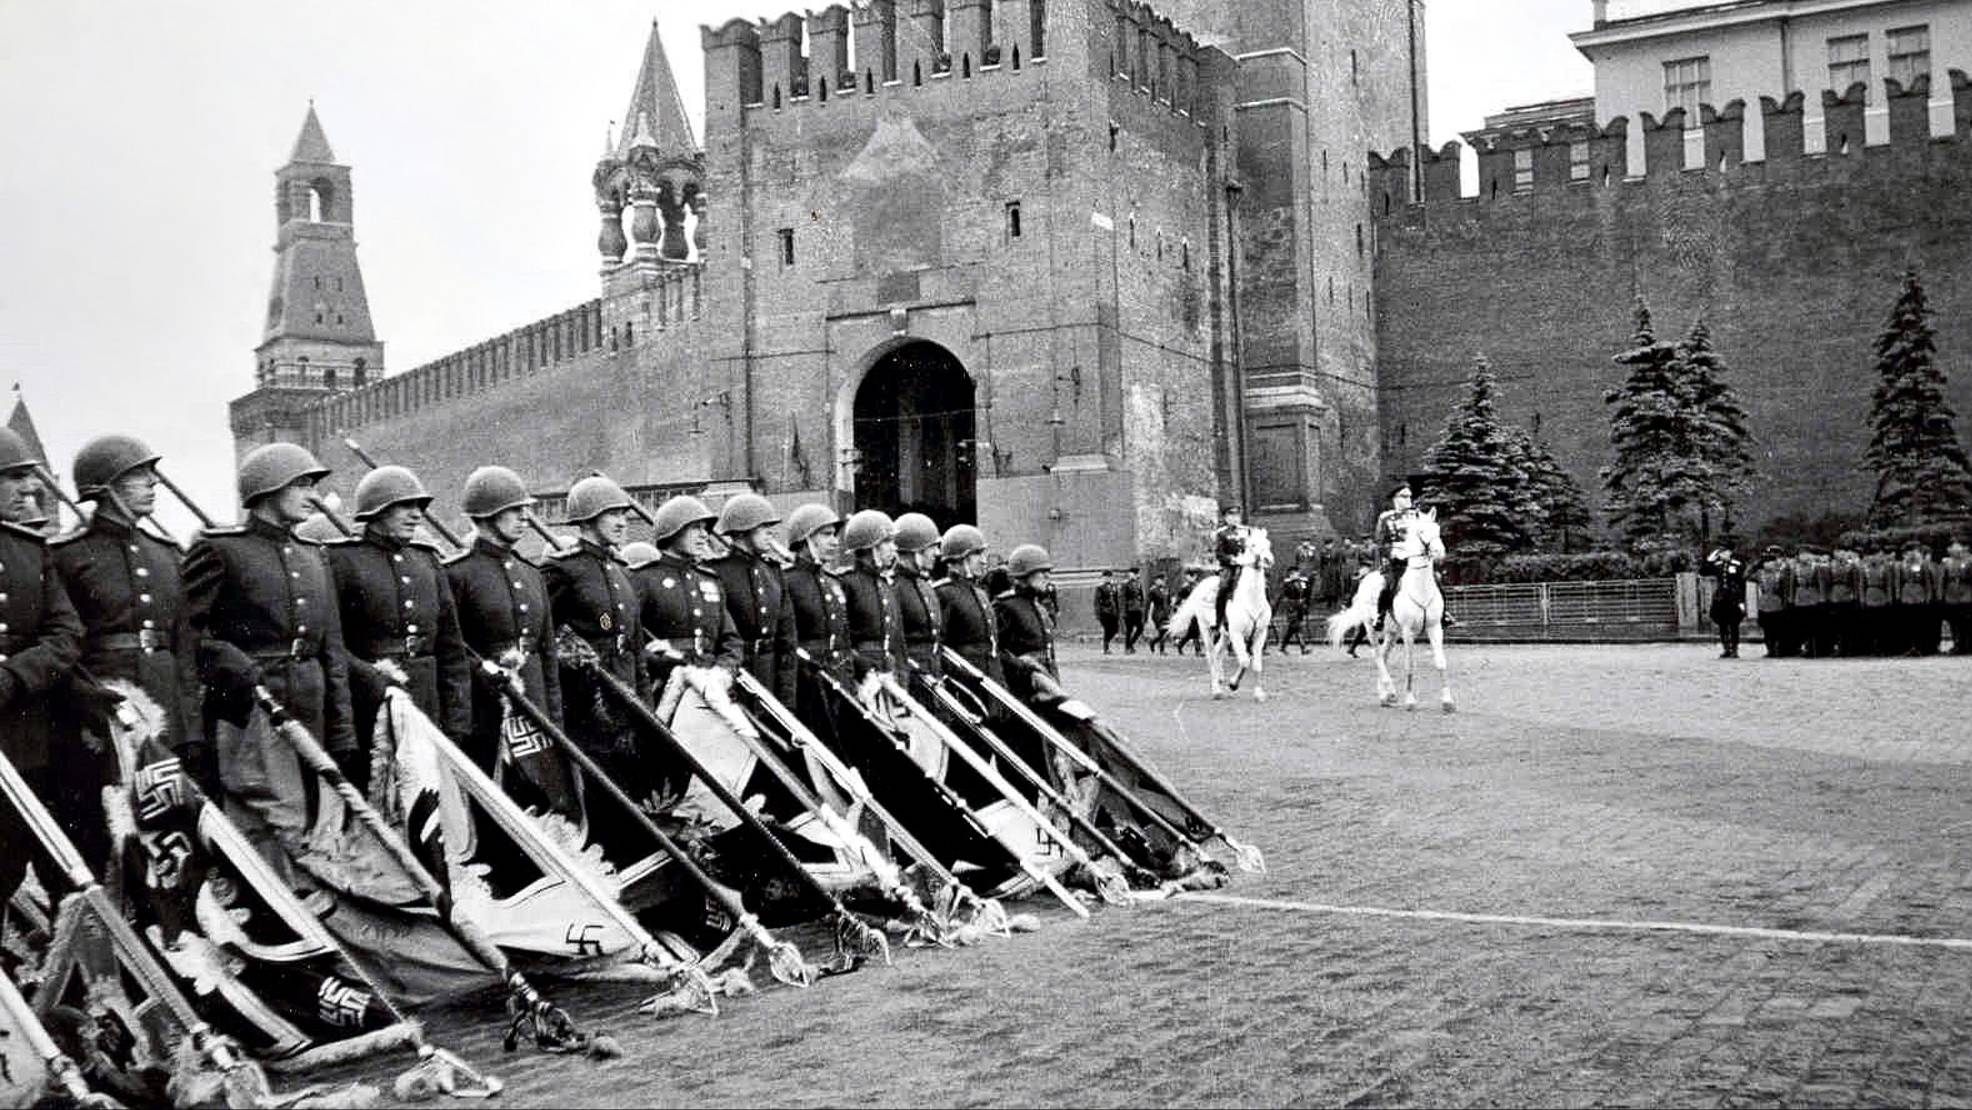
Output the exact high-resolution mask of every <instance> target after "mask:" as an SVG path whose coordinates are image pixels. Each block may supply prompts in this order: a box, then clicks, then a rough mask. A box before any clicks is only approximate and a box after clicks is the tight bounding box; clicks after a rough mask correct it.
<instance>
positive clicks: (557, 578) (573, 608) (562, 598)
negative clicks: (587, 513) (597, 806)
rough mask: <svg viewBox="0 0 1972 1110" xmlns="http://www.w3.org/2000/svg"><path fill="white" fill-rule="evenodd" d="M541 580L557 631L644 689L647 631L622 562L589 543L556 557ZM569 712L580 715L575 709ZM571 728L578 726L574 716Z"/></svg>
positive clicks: (571, 691) (570, 687)
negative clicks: (576, 639) (584, 645)
mask: <svg viewBox="0 0 1972 1110" xmlns="http://www.w3.org/2000/svg"><path fill="white" fill-rule="evenodd" d="M541 578H542V580H543V582H544V583H545V584H546V586H547V588H548V604H549V606H550V609H551V611H552V612H553V614H554V621H555V629H556V631H557V632H559V631H560V630H561V629H564V628H566V629H568V630H569V631H571V632H573V633H574V634H575V635H577V636H579V637H581V638H582V639H583V640H585V641H587V643H588V644H589V646H590V647H592V648H594V649H595V650H596V655H597V656H598V657H599V658H600V659H601V660H602V663H603V666H604V667H605V668H606V669H607V670H608V671H609V672H610V673H611V674H613V675H615V676H616V677H618V678H620V679H622V680H623V681H624V682H626V683H629V685H630V688H631V689H633V690H641V689H643V687H644V664H643V658H644V651H643V647H644V645H643V627H642V624H641V622H640V621H639V620H638V616H637V611H638V608H639V606H638V602H637V587H636V585H635V584H634V583H632V582H631V581H630V575H629V573H628V572H627V571H625V570H624V569H623V564H622V563H621V562H619V561H617V558H616V556H614V555H612V554H610V553H609V552H608V551H606V550H604V549H603V548H602V547H601V546H599V545H597V544H595V543H593V542H591V541H589V540H586V539H585V540H583V541H581V543H580V544H579V545H578V546H576V547H574V548H570V549H566V550H563V551H560V552H556V553H555V554H552V555H550V556H549V557H548V561H547V563H546V564H544V565H543V566H542V567H541ZM566 677H567V676H564V678H566ZM567 692H568V694H569V699H570V701H573V700H574V694H575V687H574V684H573V683H568V684H567ZM568 711H569V713H570V714H573V713H574V712H575V710H574V708H573V707H572V706H571V707H570V708H569V710H568ZM569 723H570V724H571V725H573V724H574V723H575V722H574V719H573V717H572V716H571V718H570V721H569ZM578 739H580V738H579V737H578Z"/></svg>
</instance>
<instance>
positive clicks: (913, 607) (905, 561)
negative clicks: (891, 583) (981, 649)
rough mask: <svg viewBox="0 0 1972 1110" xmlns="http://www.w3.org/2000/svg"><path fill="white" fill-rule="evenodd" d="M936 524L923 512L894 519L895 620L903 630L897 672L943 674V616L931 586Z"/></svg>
mask: <svg viewBox="0 0 1972 1110" xmlns="http://www.w3.org/2000/svg"><path fill="white" fill-rule="evenodd" d="M939 538H940V537H939V535H938V525H936V524H934V523H932V520H931V518H930V517H928V516H926V515H924V514H923V513H905V514H904V515H903V516H900V517H898V518H897V579H896V583H895V589H896V592H897V617H898V622H899V624H900V626H901V627H902V630H903V635H902V636H901V637H900V638H899V645H898V646H899V651H898V653H897V665H898V669H899V670H900V671H902V672H904V673H906V674H908V673H909V672H910V669H911V668H912V667H915V668H917V669H918V670H920V671H923V672H925V673H926V674H931V675H940V674H944V673H945V664H944V661H943V660H941V659H940V658H939V657H938V649H939V647H940V646H941V645H942V644H943V643H944V640H945V616H944V612H943V607H942V604H941V603H940V601H939V600H938V590H937V588H936V587H935V586H933V584H932V581H933V579H932V573H933V571H934V570H935V569H936V567H937V565H938V546H939Z"/></svg>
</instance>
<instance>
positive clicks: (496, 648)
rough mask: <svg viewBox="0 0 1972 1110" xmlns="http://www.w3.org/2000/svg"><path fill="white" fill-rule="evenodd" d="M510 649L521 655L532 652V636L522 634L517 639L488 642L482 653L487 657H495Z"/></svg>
mask: <svg viewBox="0 0 1972 1110" xmlns="http://www.w3.org/2000/svg"><path fill="white" fill-rule="evenodd" d="M510 651H518V652H519V653H521V654H522V655H532V654H534V637H532V636H522V637H521V638H520V639H518V640H507V641H505V642H504V643H497V644H488V645H486V650H485V652H484V653H483V654H484V655H486V656H487V657H488V658H489V659H497V658H499V657H500V656H502V655H505V654H506V653H508V652H510Z"/></svg>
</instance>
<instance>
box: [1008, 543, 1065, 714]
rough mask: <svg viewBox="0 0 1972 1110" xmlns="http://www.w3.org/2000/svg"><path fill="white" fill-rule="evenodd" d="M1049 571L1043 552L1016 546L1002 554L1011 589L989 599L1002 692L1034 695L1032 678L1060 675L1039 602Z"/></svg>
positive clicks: (1050, 622) (1050, 628)
mask: <svg viewBox="0 0 1972 1110" xmlns="http://www.w3.org/2000/svg"><path fill="white" fill-rule="evenodd" d="M1053 569H1054V560H1053V559H1051V558H1049V557H1048V552H1047V549H1046V548H1043V547H1041V546H1039V545H1038V544H1031V543H1024V544H1021V545H1020V546H1019V547H1016V548H1014V549H1013V553H1012V554H1010V555H1008V556H1007V575H1008V577H1009V578H1010V579H1011V580H1012V582H1013V585H1012V586H1011V587H1009V588H1008V589H1007V590H1006V591H1005V592H1004V593H1002V594H1000V595H999V596H998V597H996V598H994V599H993V614H994V616H995V617H997V618H998V619H999V622H1000V666H1001V669H1002V670H1003V671H1004V672H1005V673H1006V676H1007V689H1009V690H1011V691H1012V692H1013V693H1014V694H1016V695H1018V696H1019V697H1022V698H1027V699H1032V698H1033V697H1034V695H1035V693H1036V682H1037V680H1038V679H1043V678H1044V679H1045V680H1047V681H1052V680H1054V679H1057V678H1059V677H1060V675H1061V671H1060V669H1059V668H1058V667H1056V665H1055V657H1054V615H1053V614H1052V613H1050V612H1048V609H1047V606H1045V605H1043V604H1041V598H1042V597H1043V596H1045V595H1046V593H1047V588H1048V585H1049V582H1048V572H1049V571H1051V570H1053Z"/></svg>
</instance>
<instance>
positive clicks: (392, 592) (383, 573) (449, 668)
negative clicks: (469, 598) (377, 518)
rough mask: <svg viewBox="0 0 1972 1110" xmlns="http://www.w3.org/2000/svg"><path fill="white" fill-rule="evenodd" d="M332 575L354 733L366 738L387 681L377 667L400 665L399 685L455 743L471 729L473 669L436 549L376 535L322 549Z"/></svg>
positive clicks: (370, 736) (380, 706)
mask: <svg viewBox="0 0 1972 1110" xmlns="http://www.w3.org/2000/svg"><path fill="white" fill-rule="evenodd" d="M323 553H324V554H325V555H326V556H327V557H328V560H329V571H330V573H331V574H333V575H334V576H335V583H336V601H337V602H338V604H339V605H340V606H341V613H342V642H343V646H345V647H347V648H348V649H349V698H350V703H351V706H352V707H353V709H354V711H355V721H356V735H357V736H358V737H360V738H361V739H363V740H364V741H366V742H367V741H369V740H370V739H371V738H372V736H373V735H374V731H375V728H376V719H377V713H378V712H379V711H380V710H381V709H382V708H383V698H384V692H385V691H386V690H388V689H389V688H390V685H391V682H390V680H389V679H388V678H387V677H385V675H384V673H383V672H382V671H381V670H379V669H377V667H376V664H377V663H381V662H384V661H386V660H388V661H389V662H391V663H394V664H396V665H397V666H398V667H400V668H402V669H403V671H404V675H405V677H406V679H407V680H408V681H406V682H405V684H404V690H405V692H406V693H408V694H410V695H411V700H412V701H413V702H414V703H415V704H416V705H417V707H418V709H419V710H420V711H421V712H423V713H424V715H425V716H426V717H429V718H430V719H431V722H432V723H433V724H435V725H437V726H438V727H439V728H442V729H444V730H445V734H446V735H448V736H450V737H452V738H453V739H455V740H464V739H466V737H467V736H469V735H470V734H471V732H472V686H471V682H472V678H471V674H472V668H471V665H470V664H469V663H468V661H467V659H466V651H465V642H464V640H463V639H461V638H460V635H459V614H458V611H457V609H456V608H455V607H454V605H453V600H452V585H451V583H450V582H448V581H446V578H445V568H444V567H443V566H442V565H440V563H439V558H438V552H437V551H436V550H435V549H433V548H430V547H427V546H425V545H424V544H422V543H404V544H400V543H394V542H392V541H390V540H388V539H385V538H384V537H382V536H380V535H378V534H377V533H375V532H368V533H366V534H364V535H363V536H362V537H361V538H358V539H351V540H344V541H341V542H338V543H332V544H329V545H327V546H326V547H324V548H323Z"/></svg>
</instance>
